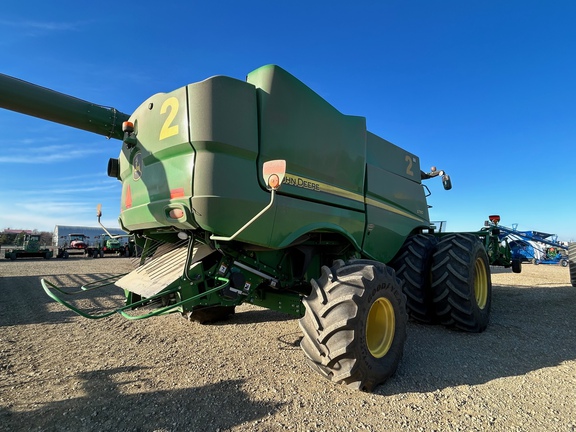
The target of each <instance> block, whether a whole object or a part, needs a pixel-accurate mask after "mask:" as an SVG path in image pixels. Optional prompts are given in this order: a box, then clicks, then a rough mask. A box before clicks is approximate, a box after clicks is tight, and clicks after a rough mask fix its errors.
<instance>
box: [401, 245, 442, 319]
mask: <svg viewBox="0 0 576 432" xmlns="http://www.w3.org/2000/svg"><path fill="white" fill-rule="evenodd" d="M437 244H438V240H437V239H436V237H434V236H432V235H429V234H417V235H414V236H411V237H409V238H408V239H407V240H406V242H405V243H404V245H403V246H402V248H401V249H400V251H399V252H398V254H396V257H394V259H393V260H392V262H391V263H390V266H391V267H392V268H393V269H394V270H395V271H396V276H397V277H398V278H400V280H402V291H404V294H406V308H407V310H408V315H409V316H410V318H412V319H414V320H415V321H419V322H422V323H426V324H432V323H436V322H438V319H437V317H436V314H435V313H434V303H433V298H434V295H433V292H432V256H433V254H434V251H435V250H436V245H437Z"/></svg>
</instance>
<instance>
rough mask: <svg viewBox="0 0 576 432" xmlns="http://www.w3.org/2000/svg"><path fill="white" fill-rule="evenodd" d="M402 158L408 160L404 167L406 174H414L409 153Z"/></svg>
mask: <svg viewBox="0 0 576 432" xmlns="http://www.w3.org/2000/svg"><path fill="white" fill-rule="evenodd" d="M404 160H405V161H406V162H408V166H407V167H406V174H408V175H410V176H414V171H412V158H411V157H410V155H406V157H405V158H404Z"/></svg>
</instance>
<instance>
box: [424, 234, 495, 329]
mask: <svg viewBox="0 0 576 432" xmlns="http://www.w3.org/2000/svg"><path fill="white" fill-rule="evenodd" d="M432 288H433V289H434V304H435V307H436V314H437V316H438V318H439V319H440V321H441V323H442V324H444V325H446V326H449V327H456V328H458V329H460V330H464V331H469V332H475V333H479V332H482V331H484V330H485V329H486V327H487V326H488V321H489V318H490V305H491V303H492V280H491V277H490V266H489V264H488V255H487V254H486V250H485V249H484V246H483V245H482V243H481V242H480V240H479V239H478V238H477V237H475V236H473V235H469V234H454V235H450V236H446V237H444V238H443V239H442V241H440V242H439V243H438V248H437V250H436V253H435V254H434V264H433V265H432Z"/></svg>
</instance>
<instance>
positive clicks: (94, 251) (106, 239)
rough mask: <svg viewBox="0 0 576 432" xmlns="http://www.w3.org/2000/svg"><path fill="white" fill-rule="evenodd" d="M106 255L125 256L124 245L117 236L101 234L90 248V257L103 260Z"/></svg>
mask: <svg viewBox="0 0 576 432" xmlns="http://www.w3.org/2000/svg"><path fill="white" fill-rule="evenodd" d="M105 255H116V256H124V255H125V246H124V245H122V243H121V242H120V240H118V238H117V237H116V236H111V235H109V234H101V235H99V236H98V237H97V238H96V241H95V242H94V244H93V245H92V247H90V256H92V257H93V258H98V257H100V258H103V257H104V256H105Z"/></svg>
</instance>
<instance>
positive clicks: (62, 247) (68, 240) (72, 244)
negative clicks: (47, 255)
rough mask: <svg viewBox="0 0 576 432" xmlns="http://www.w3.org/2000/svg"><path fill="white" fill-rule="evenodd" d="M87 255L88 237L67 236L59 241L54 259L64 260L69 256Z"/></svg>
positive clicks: (78, 235) (88, 251)
mask: <svg viewBox="0 0 576 432" xmlns="http://www.w3.org/2000/svg"><path fill="white" fill-rule="evenodd" d="M89 253H90V250H89V246H88V236H86V235H84V234H69V235H67V236H62V237H61V238H60V239H59V241H58V254H57V255H56V258H65V259H66V258H68V257H69V256H70V255H86V254H89Z"/></svg>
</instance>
